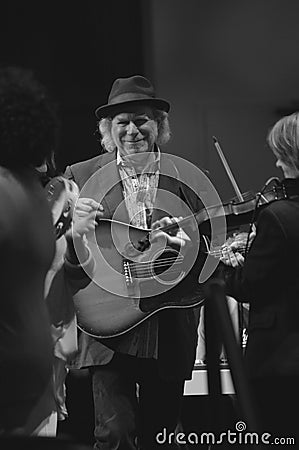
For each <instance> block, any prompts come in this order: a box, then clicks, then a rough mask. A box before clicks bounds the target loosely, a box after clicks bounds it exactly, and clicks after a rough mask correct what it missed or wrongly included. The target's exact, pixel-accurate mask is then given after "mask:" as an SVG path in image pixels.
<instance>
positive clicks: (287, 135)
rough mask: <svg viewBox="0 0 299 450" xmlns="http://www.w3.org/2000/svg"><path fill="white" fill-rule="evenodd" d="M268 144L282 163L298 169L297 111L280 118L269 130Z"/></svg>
mask: <svg viewBox="0 0 299 450" xmlns="http://www.w3.org/2000/svg"><path fill="white" fill-rule="evenodd" d="M267 141H268V144H269V146H270V148H271V150H272V152H273V153H274V155H275V156H276V157H277V158H279V159H280V160H281V161H282V162H283V163H285V164H286V165H288V166H289V167H292V168H296V169H297V170H299V113H298V112H295V113H293V114H290V115H289V116H285V117H283V118H282V119H280V120H279V121H278V122H276V124H275V125H274V126H273V127H272V129H271V130H270V132H269V134H268V137H267Z"/></svg>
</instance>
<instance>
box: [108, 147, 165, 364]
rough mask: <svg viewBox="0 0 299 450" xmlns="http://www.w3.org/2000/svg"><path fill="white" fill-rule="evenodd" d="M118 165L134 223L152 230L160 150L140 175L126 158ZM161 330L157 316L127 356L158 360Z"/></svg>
mask: <svg viewBox="0 0 299 450" xmlns="http://www.w3.org/2000/svg"><path fill="white" fill-rule="evenodd" d="M151 156H152V157H151ZM116 163H117V166H118V170H119V174H120V177H121V180H122V185H123V194H124V199H125V204H126V208H127V211H128V215H129V218H130V223H131V224H132V225H134V226H136V227H138V228H144V229H146V228H150V227H151V219H152V212H153V207H154V203H155V199H156V195H157V188H158V182H159V172H160V150H159V149H158V148H157V149H156V150H155V151H154V152H153V153H151V154H149V160H148V162H147V164H146V165H145V166H144V167H143V168H142V170H140V171H139V170H136V168H135V167H133V166H132V165H130V164H129V161H126V159H125V158H122V157H121V155H120V154H119V152H117V158H116ZM158 326H159V324H158V317H157V316H153V317H152V318H150V319H149V320H146V321H145V322H144V323H143V324H141V325H140V326H139V327H138V328H136V332H135V336H134V342H133V343H132V345H131V346H130V348H129V349H126V352H127V353H128V354H130V355H134V356H137V357H140V358H157V357H158Z"/></svg>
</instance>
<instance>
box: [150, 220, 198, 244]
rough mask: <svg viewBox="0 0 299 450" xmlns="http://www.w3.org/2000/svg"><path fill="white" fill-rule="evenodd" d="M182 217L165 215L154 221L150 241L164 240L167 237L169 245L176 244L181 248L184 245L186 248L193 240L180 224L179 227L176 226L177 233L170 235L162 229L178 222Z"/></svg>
mask: <svg viewBox="0 0 299 450" xmlns="http://www.w3.org/2000/svg"><path fill="white" fill-rule="evenodd" d="M181 219H182V217H172V218H170V217H163V218H162V219H160V220H157V221H156V222H154V223H153V224H152V232H151V234H150V241H151V242H155V241H157V240H158V239H163V240H165V239H166V242H167V244H168V245H170V246H174V247H179V248H182V247H184V248H185V249H186V247H187V246H188V245H190V244H191V240H190V238H189V236H188V235H187V234H186V233H185V231H184V230H182V228H179V227H178V226H177V229H176V228H174V230H176V234H175V235H170V234H168V233H166V232H164V231H162V230H160V228H163V227H165V226H167V225H172V224H176V223H177V222H178V221H179V220H181Z"/></svg>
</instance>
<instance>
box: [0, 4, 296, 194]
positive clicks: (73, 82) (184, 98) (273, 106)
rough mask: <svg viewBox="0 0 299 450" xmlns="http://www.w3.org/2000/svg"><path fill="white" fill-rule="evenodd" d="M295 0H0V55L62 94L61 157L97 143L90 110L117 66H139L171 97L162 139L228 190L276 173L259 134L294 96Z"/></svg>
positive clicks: (253, 186)
mask: <svg viewBox="0 0 299 450" xmlns="http://www.w3.org/2000/svg"><path fill="white" fill-rule="evenodd" d="M298 13H299V3H298V1H297V0H251V1H250V2H248V1H246V0H226V1H220V0H127V1H124V0H114V1H113V2H112V1H111V2H110V1H103V0H85V1H84V2H83V1H69V0H65V1H58V0H51V1H50V0H44V1H37V0H27V1H22V0H2V2H1V6H0V63H2V64H10V65H17V66H23V67H26V68H30V69H33V70H34V71H35V72H36V74H37V76H38V77H39V79H40V80H41V81H43V82H44V83H45V84H46V85H47V86H48V88H49V89H50V91H51V93H52V95H53V96H54V98H55V99H56V100H57V102H58V103H59V105H60V115H61V120H62V135H61V145H60V151H59V153H58V155H57V160H58V166H59V169H60V170H63V169H64V168H65V166H66V165H67V164H70V163H73V162H76V161H80V160H83V159H86V158H89V157H92V156H95V155H96V154H97V153H98V152H99V144H98V142H97V141H96V139H95V137H94V135H93V133H94V130H95V126H96V121H95V116H94V110H95V108H96V107H97V106H99V105H101V104H104V103H106V101H107V97H108V93H109V90H110V88H111V85H112V83H113V81H114V79H115V78H118V77H122V76H130V75H133V74H137V73H139V74H143V75H145V76H148V77H149V78H150V79H151V80H152V81H153V83H154V84H155V86H156V90H157V94H158V95H159V96H161V97H164V98H166V99H167V100H169V101H170V102H171V105H172V109H171V112H170V121H171V127H172V140H171V142H170V143H169V144H168V145H167V147H166V148H165V150H166V151H168V152H171V153H173V154H176V155H179V156H182V157H183V158H187V159H188V160H190V161H191V162H193V163H195V164H196V165H198V166H200V167H204V168H205V169H208V170H209V172H210V175H211V178H212V181H213V182H214V184H215V186H216V188H217V190H218V192H219V195H220V196H221V197H222V198H223V199H227V198H230V197H231V196H233V195H234V192H233V190H232V187H231V184H230V182H229V180H228V178H227V176H226V174H225V172H224V169H223V167H222V165H221V163H220V160H219V157H218V155H217V154H216V152H215V148H214V146H213V142H212V136H213V135H215V136H216V137H217V138H218V139H219V141H220V144H221V145H222V148H223V151H224V153H225V155H226V158H227V159H228V162H229V164H230V166H231V168H232V171H233V173H234V175H235V178H236V180H237V182H238V184H239V187H240V190H241V191H242V192H244V191H248V190H253V191H256V190H258V189H260V188H261V186H262V185H263V184H264V182H265V181H266V179H267V178H269V177H270V176H272V175H280V172H279V171H278V170H277V169H276V168H275V167H274V164H273V163H274V158H273V157H272V154H271V152H270V151H269V150H268V148H267V145H266V135H267V132H268V129H269V128H270V127H271V126H272V125H273V123H274V122H275V121H276V120H277V119H278V118H279V117H281V115H284V114H286V113H289V112H292V111H294V110H296V109H297V107H299V58H298V44H299V27H298V25H297V19H298Z"/></svg>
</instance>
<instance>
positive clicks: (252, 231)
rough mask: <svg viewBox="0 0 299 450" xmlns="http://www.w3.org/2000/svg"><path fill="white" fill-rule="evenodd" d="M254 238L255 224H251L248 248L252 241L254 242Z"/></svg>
mask: <svg viewBox="0 0 299 450" xmlns="http://www.w3.org/2000/svg"><path fill="white" fill-rule="evenodd" d="M255 236H256V226H255V224H252V227H251V231H250V234H249V247H250V246H251V244H252V241H253V240H254V238H255Z"/></svg>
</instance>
